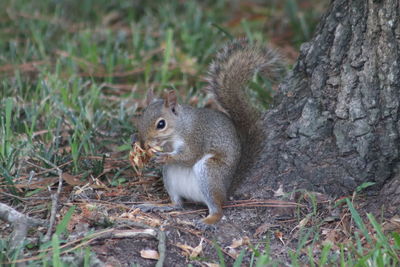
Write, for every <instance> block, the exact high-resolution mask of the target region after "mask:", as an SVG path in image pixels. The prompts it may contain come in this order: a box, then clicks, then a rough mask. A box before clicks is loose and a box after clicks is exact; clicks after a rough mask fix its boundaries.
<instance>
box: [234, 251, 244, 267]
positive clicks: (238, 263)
mask: <svg viewBox="0 0 400 267" xmlns="http://www.w3.org/2000/svg"><path fill="white" fill-rule="evenodd" d="M245 252H246V250H244V249H242V251H240V254H239V256H238V257H237V258H236V260H235V262H234V263H233V267H240V266H242V262H243V257H244V253H245Z"/></svg>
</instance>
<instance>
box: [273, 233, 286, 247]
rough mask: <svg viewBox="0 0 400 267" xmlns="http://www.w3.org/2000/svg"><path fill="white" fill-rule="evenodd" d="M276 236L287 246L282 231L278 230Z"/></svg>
mask: <svg viewBox="0 0 400 267" xmlns="http://www.w3.org/2000/svg"><path fill="white" fill-rule="evenodd" d="M275 237H276V238H278V239H279V240H280V241H281V242H282V244H283V245H284V246H285V242H284V241H283V233H282V232H280V231H276V232H275Z"/></svg>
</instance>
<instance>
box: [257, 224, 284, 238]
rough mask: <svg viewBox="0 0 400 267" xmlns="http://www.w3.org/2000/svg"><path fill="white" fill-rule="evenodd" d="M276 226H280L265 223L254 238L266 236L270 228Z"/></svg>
mask: <svg viewBox="0 0 400 267" xmlns="http://www.w3.org/2000/svg"><path fill="white" fill-rule="evenodd" d="M276 226H278V225H276V224H271V223H263V224H261V225H260V226H259V227H258V228H257V229H256V231H255V232H254V235H253V236H254V237H260V236H261V235H263V234H265V233H266V232H267V231H268V230H269V229H270V228H272V227H276Z"/></svg>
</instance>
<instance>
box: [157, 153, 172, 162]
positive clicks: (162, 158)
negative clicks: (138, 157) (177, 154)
mask: <svg viewBox="0 0 400 267" xmlns="http://www.w3.org/2000/svg"><path fill="white" fill-rule="evenodd" d="M171 158H172V156H171V153H165V152H164V153H163V152H158V153H156V156H155V157H154V158H153V161H154V163H157V164H166V163H168V162H169V161H170V160H171Z"/></svg>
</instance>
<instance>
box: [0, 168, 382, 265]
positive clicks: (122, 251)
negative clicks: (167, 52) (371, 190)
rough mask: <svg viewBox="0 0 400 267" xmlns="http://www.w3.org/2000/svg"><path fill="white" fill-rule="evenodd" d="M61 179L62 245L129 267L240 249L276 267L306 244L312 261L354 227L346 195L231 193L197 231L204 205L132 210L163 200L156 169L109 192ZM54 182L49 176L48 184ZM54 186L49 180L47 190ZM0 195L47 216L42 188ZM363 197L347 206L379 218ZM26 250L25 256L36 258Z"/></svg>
mask: <svg viewBox="0 0 400 267" xmlns="http://www.w3.org/2000/svg"><path fill="white" fill-rule="evenodd" d="M112 164H114V165H115V163H112ZM121 164H125V165H126V164H127V162H122V163H121ZM106 165H107V163H106ZM128 171H129V172H131V171H132V170H128ZM132 177H134V176H133V175H132ZM65 178H66V179H64V183H63V189H62V193H61V194H60V196H59V204H60V205H59V208H58V210H57V217H56V218H57V219H56V223H57V224H59V223H60V222H61V221H62V219H63V218H64V216H65V214H66V213H67V211H68V209H70V208H71V207H72V206H75V207H76V209H75V211H74V212H73V214H72V216H71V219H70V220H69V222H68V225H67V227H66V230H67V231H66V234H64V235H63V236H61V239H62V240H63V241H62V244H63V245H66V246H67V245H68V247H73V246H75V245H76V244H77V243H78V244H83V243H84V242H87V243H85V245H89V246H90V248H91V251H92V252H94V253H95V255H96V257H97V259H98V260H100V261H101V262H103V263H105V266H132V265H133V264H134V263H135V264H139V265H140V266H155V265H156V263H157V261H159V260H160V258H162V257H163V254H165V259H164V266H187V265H188V264H189V263H190V264H192V265H193V266H218V265H217V264H219V263H220V261H221V256H219V255H218V251H219V250H218V248H217V247H219V248H220V249H221V251H222V255H223V256H222V257H223V258H224V261H225V263H226V265H227V266H232V264H233V263H234V261H235V259H236V258H237V257H238V255H239V254H240V252H241V251H242V250H244V251H245V254H244V258H243V264H242V266H249V264H250V262H251V261H252V256H254V255H257V253H261V254H267V255H268V254H269V255H270V256H271V259H272V260H274V261H275V262H278V264H283V265H285V264H286V265H287V264H289V263H290V262H291V260H290V257H289V253H290V252H296V255H299V258H298V260H299V261H300V262H302V261H303V262H304V264H306V263H307V262H308V261H309V258H308V256H307V253H308V249H307V246H312V250H313V253H314V256H315V257H317V258H318V255H319V253H320V252H321V248H322V246H323V244H324V242H327V241H329V242H331V243H333V244H336V243H343V242H346V240H347V239H350V238H351V235H352V231H354V227H355V226H354V222H353V221H352V219H351V215H350V213H349V210H348V209H347V207H346V206H345V205H341V204H340V201H341V199H343V198H344V197H352V196H343V197H342V198H336V199H331V198H329V197H328V196H325V195H323V194H319V193H315V192H307V191H304V190H295V191H294V193H290V192H284V191H283V190H282V188H280V187H279V186H278V187H277V188H265V195H264V197H263V199H252V198H251V196H250V195H238V194H236V195H235V194H234V195H233V196H232V197H231V198H230V199H229V201H227V202H226V203H225V207H224V216H223V218H222V220H221V221H220V222H219V223H217V224H216V226H215V229H208V230H199V229H197V228H196V226H195V223H196V221H198V220H200V219H201V218H204V217H205V216H206V215H207V209H206V208H205V207H204V206H201V205H196V204H193V203H186V204H185V209H183V210H179V211H170V212H147V213H146V212H142V211H141V210H140V209H139V208H137V206H136V205H137V204H140V203H148V202H156V203H161V202H162V203H168V201H169V199H168V195H167V194H166V192H165V190H164V188H163V185H162V181H161V178H160V177H159V172H158V170H157V169H155V168H153V169H149V171H148V172H147V173H145V174H144V175H143V176H142V178H134V179H132V180H131V181H128V182H127V183H124V184H122V185H119V186H113V187H110V186H104V184H103V185H102V184H95V183H93V184H92V185H91V186H84V185H83V184H79V182H78V181H77V180H74V179H72V178H71V177H69V176H65ZM57 179H58V178H56V177H55V178H54V181H57ZM56 186H57V183H56V182H53V187H56ZM53 191H54V190H53ZM1 198H2V199H1V202H3V203H8V204H9V205H10V206H13V207H14V208H16V209H17V210H19V211H21V212H24V213H25V214H27V215H29V216H33V217H37V218H42V219H46V218H47V216H48V215H49V214H48V213H49V208H48V207H49V205H50V203H51V200H50V194H49V191H48V190H43V191H42V192H41V193H38V194H36V195H35V196H34V197H32V198H20V199H19V200H20V201H16V199H13V198H12V197H11V196H10V195H9V196H8V197H4V195H1ZM369 199H370V202H368V201H365V199H364V198H363V197H360V196H357V201H355V199H353V200H354V205H355V206H356V208H357V209H360V210H364V211H365V210H366V207H370V209H369V210H368V211H370V212H371V208H372V207H373V210H375V212H373V211H372V212H373V213H375V214H378V215H379V214H380V212H381V210H380V209H379V207H381V206H382V205H377V204H376V203H375V202H374V201H373V199H374V196H371V197H370V198H369ZM371 201H372V202H371ZM356 202H357V203H356ZM16 203H18V204H16ZM342 203H343V202H342ZM371 203H375V205H371ZM381 204H382V203H381ZM363 214H365V213H363ZM385 215H389V214H385ZM11 230H12V229H11V226H10V225H8V224H2V225H1V226H0V233H1V236H2V237H7V236H9V234H10V232H11ZM46 230H47V229H46V228H45V227H40V228H37V229H34V231H32V230H31V231H30V232H29V234H28V238H29V239H30V240H39V239H38V238H39V235H38V234H41V235H44V234H45V232H46ZM102 231H106V232H107V234H106V235H104V234H102ZM95 235H96V236H95ZM36 242H37V241H36ZM79 242H80V243H79ZM299 243H301V246H299ZM78 246H79V245H78ZM299 247H300V248H299ZM298 248H299V249H298ZM337 249H338V248H337ZM33 250H34V249H33ZM33 250H32V251H27V253H28V254H26V255H24V257H25V258H28V257H31V256H35V255H37V254H36V253H37V252H35V251H33ZM66 255H68V256H71V253H66V254H63V255H62V256H66ZM72 261H74V260H72ZM76 261H77V260H76ZM98 266H101V265H98Z"/></svg>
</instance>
